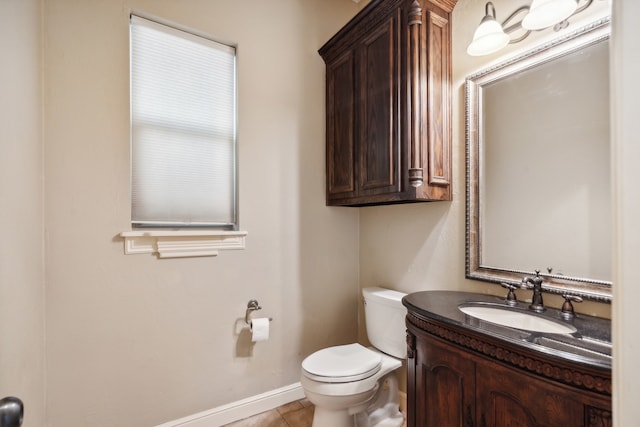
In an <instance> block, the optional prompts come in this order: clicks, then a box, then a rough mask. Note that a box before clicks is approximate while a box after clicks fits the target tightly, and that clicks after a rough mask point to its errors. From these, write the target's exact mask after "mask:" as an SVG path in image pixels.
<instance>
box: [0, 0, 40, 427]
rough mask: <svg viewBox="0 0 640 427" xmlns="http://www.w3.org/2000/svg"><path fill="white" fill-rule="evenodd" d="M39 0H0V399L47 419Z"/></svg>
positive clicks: (28, 419) (30, 419)
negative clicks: (8, 399) (16, 402)
mask: <svg viewBox="0 0 640 427" xmlns="http://www.w3.org/2000/svg"><path fill="white" fill-rule="evenodd" d="M40 26H41V5H40V1H39V0H21V1H10V0H9V1H7V0H2V1H0V55H1V60H0V61H1V62H2V66H0V94H1V95H0V225H1V226H2V229H3V233H2V234H3V235H2V240H1V241H0V339H1V344H0V398H3V397H5V396H17V397H19V398H20V399H22V401H23V402H24V404H25V407H26V408H27V409H28V412H27V414H26V416H25V423H24V425H25V426H27V427H29V426H32V427H39V426H43V425H44V424H45V421H44V420H45V415H44V410H45V403H44V399H45V381H44V355H45V353H44V286H43V284H44V269H43V267H44V265H43V253H42V252H43V245H42V242H43V236H44V233H43V210H42V194H43V193H42V191H43V190H42V115H41V105H42V84H41V81H42V79H41V76H42V66H41V65H42V64H41V48H42V39H41V36H42V33H41V31H40Z"/></svg>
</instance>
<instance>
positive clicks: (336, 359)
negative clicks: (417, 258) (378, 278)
mask: <svg viewBox="0 0 640 427" xmlns="http://www.w3.org/2000/svg"><path fill="white" fill-rule="evenodd" d="M362 295H363V297H364V307H365V309H364V313H365V320H366V328H367V336H368V337H369V341H370V342H371V344H372V345H373V347H375V348H367V347H364V346H362V345H360V344H357V343H355V344H347V345H340V346H335V347H328V348H325V349H322V350H318V351H316V352H315V353H313V354H311V355H310V356H308V357H307V358H305V359H304V360H303V361H302V376H301V380H300V383H301V384H302V388H303V390H304V393H305V395H306V396H307V399H309V401H310V402H311V403H313V404H314V405H315V411H314V416H313V427H354V426H357V427H400V426H402V424H403V423H404V416H403V415H402V413H401V412H400V410H399V399H398V380H397V377H396V373H395V372H394V371H395V370H396V369H398V368H399V367H401V366H402V360H403V359H406V356H407V345H406V340H405V336H406V332H405V331H406V328H405V316H406V314H407V311H406V308H405V307H404V306H403V305H402V297H404V296H405V295H406V294H404V293H402V292H397V291H393V290H390V289H384V288H378V287H372V288H364V289H363V290H362Z"/></svg>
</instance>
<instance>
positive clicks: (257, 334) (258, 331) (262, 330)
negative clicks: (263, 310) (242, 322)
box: [251, 317, 269, 342]
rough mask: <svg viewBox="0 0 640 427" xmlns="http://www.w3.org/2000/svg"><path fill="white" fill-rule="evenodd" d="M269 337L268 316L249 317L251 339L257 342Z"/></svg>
mask: <svg viewBox="0 0 640 427" xmlns="http://www.w3.org/2000/svg"><path fill="white" fill-rule="evenodd" d="M268 339H269V318H268V317H258V318H255V319H251V341H253V342H259V341H266V340H268Z"/></svg>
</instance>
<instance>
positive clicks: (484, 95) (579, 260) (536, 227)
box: [466, 19, 611, 302]
mask: <svg viewBox="0 0 640 427" xmlns="http://www.w3.org/2000/svg"><path fill="white" fill-rule="evenodd" d="M608 46H609V21H608V19H606V20H602V21H598V22H596V23H594V24H592V25H590V26H588V27H586V28H584V29H581V30H579V31H576V32H574V33H571V34H570V35H568V36H564V37H562V38H560V39H557V40H555V41H553V42H550V43H548V44H545V45H543V46H540V47H538V48H535V49H533V50H531V51H528V52H526V53H524V54H522V55H520V56H518V57H516V58H514V59H511V60H509V61H507V62H504V63H502V64H499V65H496V66H493V67H491V68H489V69H486V70H483V71H480V72H479V73H476V74H474V75H472V76H469V77H468V78H467V79H466V144H467V153H466V160H467V183H466V184H467V230H466V231H467V236H466V239H467V242H466V243H467V245H466V251H467V253H466V275H467V278H469V279H477V280H485V281H489V282H495V283H500V282H511V283H513V282H520V281H521V280H522V278H523V277H524V276H528V275H533V274H535V272H534V271H535V270H540V275H541V276H542V277H543V279H544V285H543V287H544V289H545V290H546V291H548V292H552V293H558V294H564V293H570V294H573V295H578V296H581V297H583V298H586V299H591V300H596V301H601V302H610V301H611V212H610V210H611V194H610V165H609V145H610V144H609V140H610V137H609V47H608Z"/></svg>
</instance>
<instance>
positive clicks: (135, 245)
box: [120, 230, 247, 258]
mask: <svg viewBox="0 0 640 427" xmlns="http://www.w3.org/2000/svg"><path fill="white" fill-rule="evenodd" d="M246 236H247V232H246V231H221V230H136V231H123V232H122V233H120V237H123V238H124V253H125V254H126V255H133V254H157V255H158V258H183V257H200V256H217V255H218V252H219V251H226V250H237V249H244V246H245V237H246Z"/></svg>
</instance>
